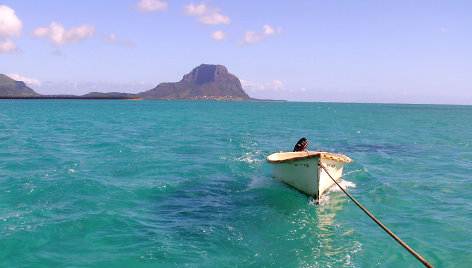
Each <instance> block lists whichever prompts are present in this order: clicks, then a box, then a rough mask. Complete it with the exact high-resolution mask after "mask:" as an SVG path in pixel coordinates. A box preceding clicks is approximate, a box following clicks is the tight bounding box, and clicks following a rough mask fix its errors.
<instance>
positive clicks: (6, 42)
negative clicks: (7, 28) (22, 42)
mask: <svg viewBox="0 0 472 268" xmlns="http://www.w3.org/2000/svg"><path fill="white" fill-rule="evenodd" d="M16 51H18V47H17V45H16V44H15V42H13V41H11V40H10V39H9V38H5V39H0V53H13V52H16Z"/></svg>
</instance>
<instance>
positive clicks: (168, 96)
mask: <svg viewBox="0 0 472 268" xmlns="http://www.w3.org/2000/svg"><path fill="white" fill-rule="evenodd" d="M138 96H140V97H142V98H143V99H148V100H254V99H252V98H250V97H249V96H248V95H247V94H246V92H245V91H244V90H243V88H242V86H241V82H240V81H239V79H238V78H237V77H236V76H235V75H233V74H230V73H229V72H228V70H227V69H226V67H224V66H222V65H211V64H202V65H200V66H198V67H196V68H194V69H193V70H192V71H191V72H190V73H188V74H186V75H184V77H183V78H182V80H180V81H179V82H175V83H160V84H159V85H158V86H156V87H155V88H153V89H151V90H148V91H145V92H142V93H139V94H138Z"/></svg>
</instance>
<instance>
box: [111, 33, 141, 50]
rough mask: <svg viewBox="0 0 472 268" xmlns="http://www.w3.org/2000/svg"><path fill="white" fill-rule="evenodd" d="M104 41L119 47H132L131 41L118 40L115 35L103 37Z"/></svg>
mask: <svg viewBox="0 0 472 268" xmlns="http://www.w3.org/2000/svg"><path fill="white" fill-rule="evenodd" d="M105 38H106V40H107V41H108V42H110V43H113V44H117V45H121V46H126V47H134V44H133V43H131V41H128V40H121V39H119V38H118V37H117V36H116V34H114V33H111V34H108V35H106V36H105Z"/></svg>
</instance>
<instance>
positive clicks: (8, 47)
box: [0, 5, 23, 53]
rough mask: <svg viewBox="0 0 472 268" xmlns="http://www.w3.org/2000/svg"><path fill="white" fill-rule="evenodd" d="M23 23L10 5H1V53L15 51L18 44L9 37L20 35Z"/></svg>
mask: <svg viewBox="0 0 472 268" xmlns="http://www.w3.org/2000/svg"><path fill="white" fill-rule="evenodd" d="M22 28H23V23H22V22H21V20H20V19H19V18H18V17H17V16H16V14H15V10H13V9H12V8H10V7H9V6H5V5H1V6H0V53H13V52H17V51H18V46H17V45H16V43H15V42H13V41H12V40H11V39H10V38H9V37H11V36H20V35H21V29H22Z"/></svg>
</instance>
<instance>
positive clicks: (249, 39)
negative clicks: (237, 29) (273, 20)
mask: <svg viewBox="0 0 472 268" xmlns="http://www.w3.org/2000/svg"><path fill="white" fill-rule="evenodd" d="M262 29H263V31H262V32H260V33H259V32H256V31H246V32H245V33H244V39H243V40H239V41H237V42H236V44H238V45H244V44H255V43H259V42H262V41H264V40H265V38H266V37H267V36H273V35H275V34H276V32H275V30H274V28H273V27H272V26H270V25H269V24H265V25H264V26H263V27H262ZM280 33H282V27H279V28H277V34H280Z"/></svg>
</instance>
